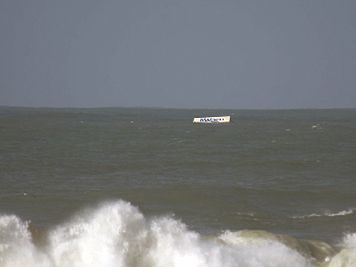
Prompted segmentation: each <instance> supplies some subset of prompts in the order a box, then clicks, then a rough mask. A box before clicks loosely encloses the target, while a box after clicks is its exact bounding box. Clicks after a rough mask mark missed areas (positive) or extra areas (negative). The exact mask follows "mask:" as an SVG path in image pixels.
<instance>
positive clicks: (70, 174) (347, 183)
mask: <svg viewBox="0 0 356 267" xmlns="http://www.w3.org/2000/svg"><path fill="white" fill-rule="evenodd" d="M220 115H231V116H232V122H231V123H230V124H226V125H197V124H193V123H192V119H193V117H197V116H220ZM355 191H356V110H354V109H346V110H269V111H262V110H178V109H138V108H136V109H120V108H108V109H45V108H41V109H31V108H8V107H2V108H0V266H1V267H2V266H6V267H8V266H9V267H10V266H11V267H16V266H46V267H47V266H48V267H49V266H50V267H52V266H53V267H54V266H68V267H70V266H83V267H84V266H122V267H126V266H127V267H129V266H130V267H131V266H135V267H139V266H142V267H146V266H147V267H151V266H152V267H154V266H165V267H169V266H177V267H178V266H192V267H193V266H194V267H195V266H197V267H198V266H199V267H200V266H243V267H245V266H246V267H248V266H253V267H255V266H271V267H272V266H273V267H274V266H323V267H324V266H328V267H336V266H347V267H349V266H350V267H352V266H356V192H355Z"/></svg>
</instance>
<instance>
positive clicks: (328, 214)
mask: <svg viewBox="0 0 356 267" xmlns="http://www.w3.org/2000/svg"><path fill="white" fill-rule="evenodd" d="M355 211H356V208H351V209H347V210H341V211H336V212H331V211H325V212H322V213H311V214H307V215H301V216H293V217H292V218H294V219H304V218H312V217H336V216H345V215H350V214H353V213H354V212H355Z"/></svg>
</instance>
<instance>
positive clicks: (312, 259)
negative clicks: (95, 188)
mask: <svg viewBox="0 0 356 267" xmlns="http://www.w3.org/2000/svg"><path fill="white" fill-rule="evenodd" d="M30 229H31V227H30V224H29V222H26V221H22V220H21V219H20V218H18V217H17V216H15V215H1V216H0V266H1V267H20V266H21V267H23V266H30V267H31V266H36V267H37V266H38V267H62V266H63V267H94V266H95V267H114V266H115V267H116V266H118V267H180V266H182V267H183V266H184V267H230V266H231V267H232V266H234V267H236V266H237V267H239V266H241V267H285V266H293V267H299V266H300V267H309V266H328V267H338V266H340V267H341V266H350V267H351V266H356V265H355V262H356V261H355V259H356V256H355V255H356V253H355V250H356V234H349V235H347V236H345V238H344V241H343V245H342V250H341V251H340V252H339V253H338V254H336V253H335V250H334V249H333V248H332V247H331V246H329V245H327V244H326V243H323V242H318V241H306V240H304V241H303V240H297V239H294V238H292V237H288V236H282V235H274V234H272V233H268V232H265V231H247V230H245V231H238V232H231V231H225V232H223V233H222V234H221V235H219V236H216V237H208V236H202V235H200V234H199V233H197V232H194V231H191V230H189V229H188V228H187V226H186V225H185V224H183V223H182V222H180V221H179V220H177V219H174V218H172V217H167V216H162V217H156V218H146V217H145V216H144V215H143V214H142V213H141V212H140V211H139V210H138V208H136V207H134V206H132V205H131V204H130V203H127V202H124V201H116V202H110V203H104V204H101V205H100V206H98V207H96V208H95V209H93V210H86V211H83V212H81V213H78V214H77V215H76V216H75V217H73V218H71V219H70V220H68V221H67V222H65V223H63V224H60V225H58V226H57V227H55V228H53V229H51V230H49V231H48V232H46V233H45V234H44V238H43V240H42V241H41V242H40V241H39V240H37V239H38V238H36V234H34V233H32V232H33V231H32V232H31V230H30ZM335 254H336V255H335ZM334 255H335V256H334Z"/></svg>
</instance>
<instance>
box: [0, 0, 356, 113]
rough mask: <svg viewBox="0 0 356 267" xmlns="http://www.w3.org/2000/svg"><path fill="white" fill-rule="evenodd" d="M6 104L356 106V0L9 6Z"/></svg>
mask: <svg viewBox="0 0 356 267" xmlns="http://www.w3.org/2000/svg"><path fill="white" fill-rule="evenodd" d="M0 105H6V106H30V107H43V106H45V107H108V106H110V107H172V108H235V109H255V108H257V109H260V108H261V109H279V108H355V107H356V1H355V0H338V1H335V0H269V1H266V0H259V1H257V0H102V1H97V0H61V1H48V0H31V1H29V0H1V1H0Z"/></svg>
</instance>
